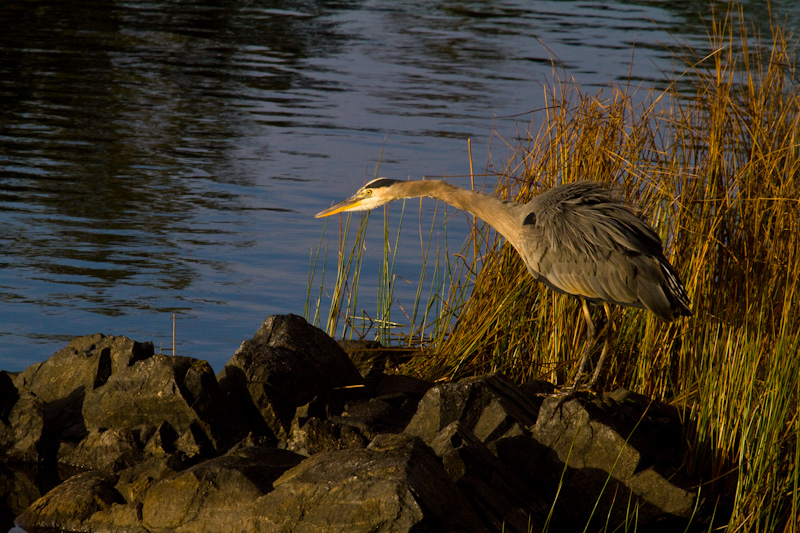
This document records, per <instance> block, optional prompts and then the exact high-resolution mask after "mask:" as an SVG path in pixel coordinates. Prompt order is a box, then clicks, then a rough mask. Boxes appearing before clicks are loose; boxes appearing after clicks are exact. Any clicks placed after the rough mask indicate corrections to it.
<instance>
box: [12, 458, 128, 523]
mask: <svg viewBox="0 0 800 533" xmlns="http://www.w3.org/2000/svg"><path fill="white" fill-rule="evenodd" d="M115 482H116V477H115V476H114V475H113V474H108V473H106V472H99V471H95V470H92V471H89V472H84V473H82V474H77V475H75V476H72V477H71V478H69V479H68V480H66V481H64V482H63V483H61V484H60V485H58V486H57V487H56V488H54V489H53V490H51V491H50V492H48V493H47V494H45V495H44V496H42V497H41V498H39V499H38V500H36V501H35V502H33V503H32V504H31V506H30V507H28V508H27V509H26V510H25V511H24V512H23V513H22V514H21V515H19V516H18V517H17V519H16V523H17V524H18V525H19V526H20V527H23V528H31V529H33V528H54V529H56V530H58V531H87V530H90V529H89V528H88V527H87V526H86V521H87V520H88V519H89V517H91V516H92V515H93V514H95V513H97V512H98V511H101V510H103V509H107V508H109V507H111V505H112V504H114V503H122V497H121V496H120V495H119V493H118V492H117V491H116V490H114V483H115Z"/></svg>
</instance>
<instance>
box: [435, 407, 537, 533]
mask: <svg viewBox="0 0 800 533" xmlns="http://www.w3.org/2000/svg"><path fill="white" fill-rule="evenodd" d="M431 447H432V448H433V450H434V451H435V452H436V455H437V456H439V458H440V459H441V460H442V464H443V466H444V469H445V471H446V472H447V474H448V475H449V476H450V479H451V480H452V481H453V482H454V483H455V484H456V486H458V488H459V489H460V490H461V492H462V493H463V494H464V495H465V496H466V498H467V499H468V500H469V502H470V504H471V505H472V506H473V508H474V509H477V511H478V514H480V515H481V516H482V517H483V520H484V521H486V522H488V523H489V525H490V526H491V530H492V531H508V532H520V533H531V532H535V531H540V530H541V526H542V524H544V523H545V521H546V520H547V511H548V509H549V507H550V505H549V503H550V502H548V501H545V500H544V499H542V498H541V497H540V495H538V494H536V493H535V492H533V491H532V490H531V489H530V488H529V487H528V486H527V485H526V484H525V483H524V482H523V481H522V480H521V479H520V478H519V477H518V476H517V474H516V472H515V471H513V470H512V469H511V468H510V467H509V466H508V465H505V464H503V462H502V461H500V460H499V459H498V458H497V456H496V455H495V454H494V453H492V452H491V450H490V449H489V448H488V447H487V446H486V445H485V444H484V443H483V442H481V441H480V440H479V439H478V438H477V437H476V436H475V435H474V434H473V433H472V432H471V431H469V430H467V429H464V428H463V427H462V423H461V422H458V421H456V422H451V423H450V424H449V425H447V426H445V427H444V428H443V429H442V430H441V431H440V432H439V434H438V435H437V436H436V437H435V438H434V439H433V441H432V442H431Z"/></svg>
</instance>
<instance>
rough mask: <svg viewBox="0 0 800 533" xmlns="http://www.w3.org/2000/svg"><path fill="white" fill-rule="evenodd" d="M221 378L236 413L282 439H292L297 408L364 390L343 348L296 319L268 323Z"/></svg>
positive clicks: (286, 317) (284, 317) (273, 319)
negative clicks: (350, 388)
mask: <svg viewBox="0 0 800 533" xmlns="http://www.w3.org/2000/svg"><path fill="white" fill-rule="evenodd" d="M217 377H218V380H219V384H220V388H221V389H222V391H223V392H224V393H225V394H226V395H228V397H229V398H231V400H232V401H233V402H234V404H235V405H236V406H237V408H236V411H237V412H238V413H241V414H244V415H245V416H246V417H247V418H248V420H250V421H253V420H255V419H259V421H260V422H261V423H262V425H264V426H266V427H267V428H268V429H269V431H271V432H272V434H274V435H275V436H276V437H277V438H278V439H285V438H286V437H287V436H288V434H289V430H290V427H291V423H292V419H293V418H294V415H295V409H296V408H297V407H300V406H302V405H305V404H307V403H309V402H310V401H311V400H312V399H314V398H315V397H321V398H327V397H330V396H331V395H333V394H334V393H335V392H336V391H339V390H343V388H344V387H348V386H362V385H363V380H362V378H361V375H360V374H359V373H358V370H357V369H356V367H355V366H354V365H353V363H352V362H351V361H350V359H348V357H347V355H346V354H345V353H344V352H343V351H342V349H341V348H340V347H339V345H338V344H336V342H335V341H334V340H333V339H331V338H330V337H329V336H328V335H326V334H325V332H323V331H322V330H320V329H318V328H315V327H313V326H311V325H309V324H308V323H307V322H306V321H305V320H304V319H303V318H301V317H299V316H295V315H276V316H271V317H269V318H267V319H266V320H265V321H264V323H263V324H262V325H261V327H260V328H259V329H258V331H257V332H256V334H255V335H254V336H253V338H252V339H250V340H247V341H245V342H243V343H242V345H241V347H240V348H239V350H237V352H236V354H235V355H234V356H233V357H232V358H231V360H230V361H228V363H227V364H226V365H225V368H223V370H222V372H220V374H219V375H218V376H217ZM250 428H251V429H253V430H255V424H254V423H252V422H251V423H250Z"/></svg>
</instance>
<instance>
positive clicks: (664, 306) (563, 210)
mask: <svg viewBox="0 0 800 533" xmlns="http://www.w3.org/2000/svg"><path fill="white" fill-rule="evenodd" d="M523 208H524V211H523V213H527V214H525V215H524V216H525V218H524V220H523V224H522V230H521V235H520V237H521V238H520V247H521V248H522V250H520V252H521V253H522V255H523V257H524V259H525V263H526V265H527V266H528V270H529V271H530V273H531V274H532V275H533V277H534V278H536V279H537V280H539V281H541V282H542V283H544V284H545V285H547V286H548V287H550V288H552V289H553V290H556V291H558V292H562V293H565V294H571V295H574V296H581V297H584V298H587V299H589V300H591V301H607V302H610V303H614V304H618V305H622V306H626V307H639V308H647V309H649V310H650V311H652V312H653V313H655V314H656V315H657V316H659V317H660V318H662V319H664V320H667V321H669V320H672V319H673V318H674V317H675V315H677V314H687V312H689V311H688V303H687V302H688V299H687V298H685V292H684V291H683V287H682V285H681V284H680V281H679V280H678V279H677V276H676V275H675V272H674V270H673V269H672V267H671V266H670V265H669V262H667V260H666V258H664V254H663V249H662V245H661V240H660V239H659V238H658V235H656V233H655V232H654V231H653V230H652V228H650V226H648V225H647V224H645V223H644V222H643V221H642V220H641V219H640V218H639V217H637V216H636V215H634V214H633V213H632V212H631V211H630V210H628V208H627V207H626V206H625V205H624V204H622V203H621V202H620V201H618V200H616V199H615V198H613V197H612V196H611V194H610V192H609V191H608V190H606V189H605V188H603V187H602V186H601V185H600V184H598V183H594V182H577V183H572V184H568V185H562V186H560V187H556V188H554V189H551V190H550V191H548V192H546V193H543V194H541V195H539V196H537V197H536V198H534V199H533V200H532V201H531V202H529V203H528V204H526V205H525V206H523ZM675 285H677V287H678V289H676V288H675ZM676 291H677V292H679V293H680V294H678V295H677V296H676V295H675V294H673V293H675V292H676Z"/></svg>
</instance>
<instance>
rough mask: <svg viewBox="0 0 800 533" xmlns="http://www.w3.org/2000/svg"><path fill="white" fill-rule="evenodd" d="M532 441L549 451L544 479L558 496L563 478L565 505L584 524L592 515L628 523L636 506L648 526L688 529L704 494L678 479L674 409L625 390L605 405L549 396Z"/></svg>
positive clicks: (542, 462)
mask: <svg viewBox="0 0 800 533" xmlns="http://www.w3.org/2000/svg"><path fill="white" fill-rule="evenodd" d="M532 436H533V438H534V439H535V440H536V441H537V442H538V443H539V444H540V446H541V447H540V448H539V450H540V451H541V450H543V449H544V450H546V451H545V453H544V454H542V455H541V456H540V457H539V458H538V461H537V465H536V474H537V475H538V476H539V478H540V479H548V480H549V483H550V485H551V487H553V490H554V484H555V483H556V482H557V478H558V482H560V483H563V488H562V490H561V492H562V494H563V499H562V501H561V502H560V504H561V505H562V506H563V507H564V508H568V509H570V511H571V513H572V516H573V517H574V519H575V520H576V522H575V524H576V525H577V524H581V525H582V524H585V523H586V521H587V520H589V517H590V516H595V517H601V518H598V519H597V520H600V521H606V520H608V521H609V522H610V523H611V524H612V525H614V526H616V525H618V524H622V523H623V522H624V521H625V519H626V516H629V515H630V512H631V507H630V506H631V505H635V506H636V508H637V519H638V524H639V525H640V526H641V527H648V525H652V527H655V524H663V523H668V524H673V525H675V527H682V526H681V524H682V525H683V526H685V524H686V523H687V520H688V519H689V518H690V517H691V515H692V512H693V510H694V508H695V504H696V498H697V494H696V493H695V492H694V491H691V490H688V489H687V488H686V487H688V486H689V485H688V484H687V485H686V486H681V485H679V484H678V481H677V480H678V479H680V476H676V474H677V472H678V468H677V467H678V466H679V461H680V453H679V449H680V437H681V425H680V420H679V418H678V414H677V411H676V410H675V409H674V408H671V407H669V406H666V405H664V404H660V403H657V402H651V401H650V400H648V399H647V398H645V397H643V396H640V395H636V394H633V393H631V392H629V391H626V390H622V389H620V390H618V391H615V392H614V393H611V394H608V395H606V396H605V397H604V398H603V399H592V400H588V399H584V398H574V399H571V400H569V401H566V402H562V401H561V400H559V399H558V398H548V399H547V400H545V401H544V403H543V405H542V408H541V412H540V416H539V419H538V421H537V423H536V426H535V427H534V428H533V431H532ZM542 447H544V448H542ZM565 465H566V468H565ZM563 514H566V513H563ZM676 524H677V525H676ZM670 527H672V526H670Z"/></svg>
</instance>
